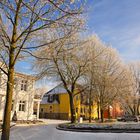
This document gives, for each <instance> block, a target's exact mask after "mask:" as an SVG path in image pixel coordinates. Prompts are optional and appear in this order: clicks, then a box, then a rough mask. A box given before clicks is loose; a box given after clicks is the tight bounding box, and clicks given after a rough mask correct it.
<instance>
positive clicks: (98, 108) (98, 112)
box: [97, 102, 100, 120]
mask: <svg viewBox="0 0 140 140" xmlns="http://www.w3.org/2000/svg"><path fill="white" fill-rule="evenodd" d="M97 114H98V120H99V118H100V107H99V102H98V103H97Z"/></svg>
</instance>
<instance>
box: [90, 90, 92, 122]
mask: <svg viewBox="0 0 140 140" xmlns="http://www.w3.org/2000/svg"><path fill="white" fill-rule="evenodd" d="M91 105H92V103H91V92H90V96H89V123H91V112H92V108H91Z"/></svg>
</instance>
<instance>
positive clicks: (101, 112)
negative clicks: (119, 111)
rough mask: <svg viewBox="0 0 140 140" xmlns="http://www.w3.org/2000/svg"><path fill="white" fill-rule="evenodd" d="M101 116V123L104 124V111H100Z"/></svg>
mask: <svg viewBox="0 0 140 140" xmlns="http://www.w3.org/2000/svg"><path fill="white" fill-rule="evenodd" d="M100 114H101V122H102V123H103V122H104V110H103V109H100Z"/></svg>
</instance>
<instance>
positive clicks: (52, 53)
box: [36, 36, 88, 123]
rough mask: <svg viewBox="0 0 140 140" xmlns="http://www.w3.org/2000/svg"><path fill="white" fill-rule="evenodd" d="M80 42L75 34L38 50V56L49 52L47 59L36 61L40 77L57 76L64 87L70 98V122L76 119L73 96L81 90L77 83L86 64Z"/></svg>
mask: <svg viewBox="0 0 140 140" xmlns="http://www.w3.org/2000/svg"><path fill="white" fill-rule="evenodd" d="M82 43H83V41H79V40H78V39H77V36H73V37H72V38H69V39H67V40H63V41H60V42H58V43H56V45H54V46H53V47H52V46H50V48H47V50H41V51H40V52H38V57H40V56H44V57H47V56H48V55H47V56H46V54H49V56H48V59H44V60H41V61H40V60H37V61H36V68H37V70H40V76H41V77H44V76H51V77H57V80H59V81H61V82H62V84H63V86H64V88H65V89H66V91H67V93H68V95H69V99H70V112H71V123H74V122H75V121H76V116H75V108H74V97H75V96H76V95H77V94H80V93H81V92H82V90H81V91H79V90H78V89H77V83H78V82H79V81H80V80H82V77H83V76H84V75H85V71H86V66H87V64H88V57H87V56H86V55H85V53H84V52H83V49H84V47H85V45H84V44H85V43H84V44H82ZM46 52H47V53H46Z"/></svg>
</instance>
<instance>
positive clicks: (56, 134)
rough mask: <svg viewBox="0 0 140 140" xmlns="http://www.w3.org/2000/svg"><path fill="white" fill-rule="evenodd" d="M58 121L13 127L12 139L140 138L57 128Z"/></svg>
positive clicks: (81, 139) (127, 139) (131, 139)
mask: <svg viewBox="0 0 140 140" xmlns="http://www.w3.org/2000/svg"><path fill="white" fill-rule="evenodd" d="M56 125H57V123H49V124H48V125H38V126H15V127H13V128H11V134H10V140H140V134H138V133H136V134H135V133H85V132H68V131H60V130H57V129H56Z"/></svg>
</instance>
